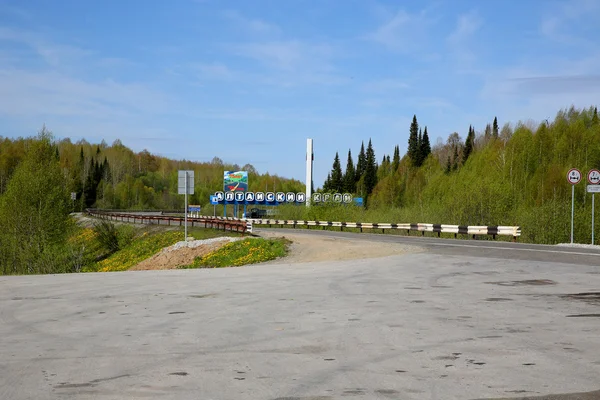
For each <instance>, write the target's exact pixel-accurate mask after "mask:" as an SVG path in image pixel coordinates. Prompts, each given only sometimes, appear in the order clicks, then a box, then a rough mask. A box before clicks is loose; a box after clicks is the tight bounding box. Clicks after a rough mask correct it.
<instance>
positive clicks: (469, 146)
mask: <svg viewBox="0 0 600 400" xmlns="http://www.w3.org/2000/svg"><path fill="white" fill-rule="evenodd" d="M474 144H475V128H473V127H472V126H471V125H469V134H468V135H467V139H466V140H465V148H464V150H463V164H464V163H466V162H467V159H468V158H469V156H470V155H471V153H472V152H473V145H474Z"/></svg>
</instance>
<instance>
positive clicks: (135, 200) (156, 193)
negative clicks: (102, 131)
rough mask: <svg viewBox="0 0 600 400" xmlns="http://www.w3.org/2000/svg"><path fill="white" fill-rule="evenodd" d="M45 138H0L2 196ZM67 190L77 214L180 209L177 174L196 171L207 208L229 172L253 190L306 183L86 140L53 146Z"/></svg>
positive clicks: (194, 199) (198, 195) (197, 194)
mask: <svg viewBox="0 0 600 400" xmlns="http://www.w3.org/2000/svg"><path fill="white" fill-rule="evenodd" d="M38 140H39V138H36V137H29V138H17V139H9V138H1V137H0V195H2V193H4V192H5V191H6V188H7V185H8V183H9V181H10V179H11V176H12V175H13V173H14V172H15V169H16V168H17V166H18V165H19V163H20V162H21V161H22V160H23V159H24V158H25V155H26V152H27V148H28V147H29V146H31V145H32V144H33V143H35V142H37V141H38ZM53 146H54V149H55V150H54V151H55V153H56V156H57V157H58V162H59V166H60V170H61V172H62V174H63V177H64V178H65V182H66V183H65V185H66V189H67V191H68V192H69V193H71V192H74V193H76V200H75V201H74V202H71V203H70V205H71V209H73V210H75V211H79V210H82V209H85V208H90V207H99V208H113V209H179V208H183V202H184V199H183V196H181V195H178V194H177V171H178V170H181V169H188V170H194V171H195V178H196V182H195V190H194V194H193V195H191V197H190V198H189V202H190V204H200V205H204V206H207V205H208V204H209V197H210V195H211V194H213V193H214V192H216V191H219V190H223V171H224V170H231V171H237V170H244V171H248V181H249V188H250V190H254V191H259V190H260V191H283V192H288V191H293V192H298V191H302V192H303V191H304V184H303V183H302V182H300V181H297V180H292V179H286V178H283V177H279V176H276V175H270V174H268V173H265V174H260V173H258V171H257V170H256V169H255V168H254V167H253V166H252V165H251V164H246V165H243V166H240V165H236V164H227V163H224V162H223V161H222V160H221V159H219V158H217V157H215V158H214V159H213V160H212V161H211V162H193V161H188V160H171V159H168V158H165V157H161V156H158V155H154V154H151V153H150V152H149V151H147V150H143V151H141V152H138V153H136V152H134V151H133V150H131V149H129V148H128V147H126V146H124V145H123V144H122V143H121V141H120V140H115V142H114V143H113V144H112V145H108V144H107V143H106V142H104V141H103V142H102V143H100V144H91V143H88V142H87V141H85V140H81V141H79V142H77V143H72V142H71V140H70V139H62V140H58V141H53Z"/></svg>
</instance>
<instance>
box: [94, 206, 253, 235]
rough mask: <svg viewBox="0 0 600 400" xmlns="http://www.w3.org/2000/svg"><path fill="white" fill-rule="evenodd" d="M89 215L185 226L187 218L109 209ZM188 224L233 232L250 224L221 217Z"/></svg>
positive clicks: (113, 219) (197, 220)
mask: <svg viewBox="0 0 600 400" xmlns="http://www.w3.org/2000/svg"><path fill="white" fill-rule="evenodd" d="M85 213H86V214H87V215H90V216H93V217H96V218H101V219H106V220H110V221H118V222H127V223H134V224H135V223H141V224H156V225H168V226H173V225H175V226H176V225H179V226H183V224H184V221H185V218H184V217H175V216H167V215H147V214H146V215H143V214H139V213H140V212H138V213H135V212H133V213H121V212H112V211H109V210H94V209H87V210H85ZM188 226H190V227H195V226H197V227H204V228H212V229H220V230H224V231H231V232H241V233H245V232H246V231H247V228H248V224H247V223H246V221H243V220H223V219H219V218H213V217H204V218H188Z"/></svg>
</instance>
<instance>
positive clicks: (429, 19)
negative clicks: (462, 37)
mask: <svg viewBox="0 0 600 400" xmlns="http://www.w3.org/2000/svg"><path fill="white" fill-rule="evenodd" d="M431 9H432V7H431V6H430V7H429V8H426V9H423V10H421V11H420V12H417V13H408V12H407V11H405V10H398V11H396V12H395V13H389V12H384V11H383V9H382V8H381V7H380V8H379V9H378V13H379V14H381V15H383V14H385V15H386V18H385V21H384V22H383V23H382V24H381V25H380V26H379V27H377V28H376V29H375V30H374V31H373V32H371V33H369V34H367V35H366V36H365V37H364V38H365V39H367V40H370V41H373V42H376V43H379V44H381V45H383V46H384V47H386V48H388V49H389V50H392V51H397V52H401V53H406V54H408V53H426V52H428V51H429V50H428V49H426V48H424V47H427V46H425V45H427V44H428V42H429V39H430V37H429V28H430V27H431V26H432V25H434V24H435V23H436V22H437V21H438V17H436V16H434V15H432V13H431V12H430V10H431Z"/></svg>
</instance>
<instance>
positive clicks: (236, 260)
mask: <svg viewBox="0 0 600 400" xmlns="http://www.w3.org/2000/svg"><path fill="white" fill-rule="evenodd" d="M289 244H290V242H289V241H288V240H286V239H283V238H282V239H269V240H267V239H262V238H249V239H244V240H239V241H235V242H231V243H228V244H226V245H224V246H223V247H221V248H219V249H218V250H215V251H213V252H212V253H209V254H207V255H205V256H204V257H196V259H195V260H194V262H193V263H192V264H191V265H187V266H183V267H181V268H223V267H239V266H242V265H248V264H256V263H261V262H265V261H271V260H275V259H277V258H280V257H284V256H285V255H286V254H287V252H288V247H289Z"/></svg>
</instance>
